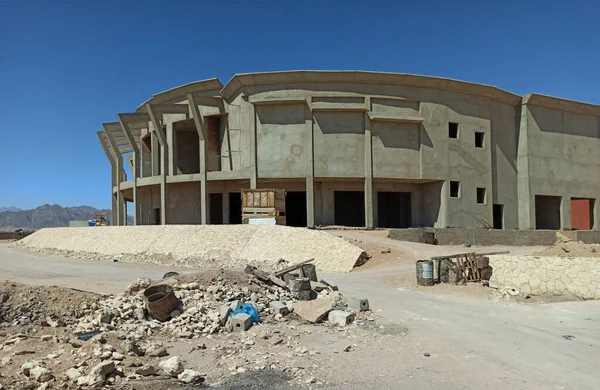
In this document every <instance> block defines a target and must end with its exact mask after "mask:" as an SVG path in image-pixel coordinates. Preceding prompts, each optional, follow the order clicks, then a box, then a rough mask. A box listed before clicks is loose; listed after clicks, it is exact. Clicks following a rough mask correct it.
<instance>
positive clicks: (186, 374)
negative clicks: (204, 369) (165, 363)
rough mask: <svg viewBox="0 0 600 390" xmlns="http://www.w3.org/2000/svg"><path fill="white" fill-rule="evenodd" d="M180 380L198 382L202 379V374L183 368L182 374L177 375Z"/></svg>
mask: <svg viewBox="0 0 600 390" xmlns="http://www.w3.org/2000/svg"><path fill="white" fill-rule="evenodd" d="M177 379H179V381H180V382H183V383H198V382H201V381H202V379H203V378H202V375H201V374H200V373H199V372H196V371H194V370H183V372H182V373H181V374H179V375H178V376H177Z"/></svg>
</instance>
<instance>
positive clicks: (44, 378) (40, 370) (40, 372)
mask: <svg viewBox="0 0 600 390" xmlns="http://www.w3.org/2000/svg"><path fill="white" fill-rule="evenodd" d="M29 377H30V378H32V379H33V380H35V381H36V382H48V381H51V380H52V379H54V376H52V372H50V370H49V369H47V368H46V367H42V366H36V367H33V368H32V369H31V370H30V371H29Z"/></svg>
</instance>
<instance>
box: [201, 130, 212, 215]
mask: <svg viewBox="0 0 600 390" xmlns="http://www.w3.org/2000/svg"><path fill="white" fill-rule="evenodd" d="M199 145H200V151H199V152H200V223H201V224H202V225H206V224H208V223H210V216H209V213H208V210H209V204H208V202H209V199H208V181H207V180H206V169H207V166H206V154H207V153H206V140H204V139H203V138H200V142H199Z"/></svg>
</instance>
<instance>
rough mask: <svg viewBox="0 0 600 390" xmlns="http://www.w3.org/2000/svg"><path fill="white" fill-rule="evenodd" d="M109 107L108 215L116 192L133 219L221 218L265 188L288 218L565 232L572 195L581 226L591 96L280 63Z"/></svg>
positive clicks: (596, 129) (103, 137)
mask: <svg viewBox="0 0 600 390" xmlns="http://www.w3.org/2000/svg"><path fill="white" fill-rule="evenodd" d="M117 119H118V120H117V121H116V122H110V123H104V124H103V131H100V132H98V137H99V139H100V142H101V144H102V147H103V149H104V152H105V154H106V156H107V158H108V159H109V161H110V163H111V168H112V171H111V172H112V173H111V174H112V187H113V188H112V197H113V215H115V216H117V217H116V218H115V221H114V224H118V225H123V224H125V221H126V213H127V206H126V205H127V202H131V203H132V206H133V207H132V208H131V207H130V209H129V212H130V214H134V219H135V223H136V224H206V223H211V220H212V221H213V223H215V222H216V223H221V222H222V223H235V222H237V221H238V220H239V218H238V217H239V216H238V215H237V214H238V213H239V212H240V211H239V205H238V203H236V197H238V196H239V192H240V190H241V189H242V188H261V187H273V188H283V189H285V190H286V191H288V192H290V193H293V195H290V196H289V197H288V199H289V204H288V210H287V214H288V221H293V223H294V224H295V225H298V226H308V227H313V226H317V225H354V226H364V227H367V228H373V227H397V228H403V227H436V228H445V227H462V228H490V227H495V228H502V229H536V228H538V229H547V228H552V227H551V226H548V225H552V224H553V223H555V222H556V218H554V217H553V215H554V214H556V215H557V216H558V224H559V227H560V228H563V229H570V228H571V225H572V221H571V210H570V209H571V199H572V198H573V199H575V198H577V199H592V201H590V202H588V203H589V204H590V205H592V206H591V207H592V210H590V218H591V220H592V223H591V226H592V229H594V230H596V229H597V224H595V223H594V222H595V221H597V220H598V218H597V216H598V206H597V202H595V201H594V200H595V199H596V194H598V193H599V191H600V173H598V172H600V170H599V169H598V168H600V157H599V156H598V155H597V154H596V153H594V151H595V150H598V146H600V107H599V106H594V105H589V104H584V103H578V102H573V101H567V100H563V99H558V98H553V97H547V96H542V95H537V94H530V95H527V96H525V97H521V96H518V95H515V94H512V93H510V92H506V91H503V90H501V89H498V88H496V87H491V86H486V85H480V84H473V83H468V82H462V81H455V80H449V79H442V78H435V77H425V76H415V75H407V74H394V73H374V72H356V71H340V72H337V71H289V72H273V73H254V74H241V75H235V76H234V77H233V78H232V79H231V80H230V81H229V82H228V83H227V84H226V85H224V86H223V85H222V84H221V82H220V81H219V80H217V79H210V80H204V81H199V82H195V83H191V84H186V85H183V86H181V87H177V88H174V89H172V90H168V91H165V92H162V93H158V94H156V95H154V97H152V98H151V99H150V100H148V101H147V102H145V103H144V104H142V105H141V106H140V107H139V108H138V109H137V110H136V111H135V112H134V113H125V114H118V115H117ZM125 165H127V166H129V167H131V172H132V173H133V177H129V178H128V177H126V175H125V172H124V169H123V167H124V166H125ZM552 197H553V198H552ZM536 208H537V211H536ZM131 210H133V212H132V211H131ZM536 213H537V216H538V217H537V218H536ZM540 215H543V216H544V218H545V220H540Z"/></svg>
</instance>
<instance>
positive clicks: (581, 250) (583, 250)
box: [533, 232, 600, 257]
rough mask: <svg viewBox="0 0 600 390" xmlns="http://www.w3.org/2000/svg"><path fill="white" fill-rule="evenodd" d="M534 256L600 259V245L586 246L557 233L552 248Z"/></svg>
mask: <svg viewBox="0 0 600 390" xmlns="http://www.w3.org/2000/svg"><path fill="white" fill-rule="evenodd" d="M533 255H534V256H557V257H600V244H584V243H582V242H580V241H579V242H578V241H573V240H571V239H570V238H569V237H567V236H565V235H564V234H562V233H561V232H556V242H555V243H554V245H552V246H551V247H549V248H547V249H544V250H543V251H540V252H537V253H534V254H533Z"/></svg>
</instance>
